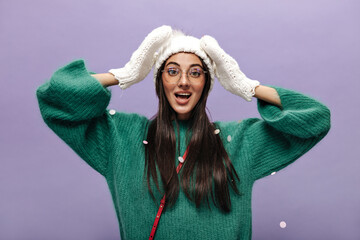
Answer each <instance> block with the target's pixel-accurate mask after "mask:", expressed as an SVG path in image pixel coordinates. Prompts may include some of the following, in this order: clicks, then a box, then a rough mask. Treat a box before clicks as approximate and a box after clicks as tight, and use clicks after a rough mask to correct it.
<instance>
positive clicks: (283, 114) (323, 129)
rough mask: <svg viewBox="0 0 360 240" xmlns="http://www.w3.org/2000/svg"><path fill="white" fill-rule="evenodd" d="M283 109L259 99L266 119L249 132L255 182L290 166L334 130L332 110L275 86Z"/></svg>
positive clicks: (251, 125) (261, 120) (252, 127)
mask: <svg viewBox="0 0 360 240" xmlns="http://www.w3.org/2000/svg"><path fill="white" fill-rule="evenodd" d="M273 88H275V89H276V91H277V92H278V94H279V96H280V99H281V103H282V107H281V108H280V107H277V106H275V105H272V104H269V103H267V102H265V101H262V100H259V99H258V102H257V106H258V110H259V113H260V115H261V117H262V119H252V120H251V123H250V126H249V128H248V129H247V131H246V133H245V134H246V138H248V140H249V144H250V148H251V155H252V158H251V161H252V162H251V163H250V167H251V171H252V175H253V178H254V180H257V179H260V178H262V177H264V176H267V175H269V174H270V173H272V172H274V171H279V170H280V169H282V168H284V167H286V166H287V165H289V164H290V163H292V162H294V161H295V160H296V159H298V158H299V157H300V156H302V155H303V154H305V153H306V152H307V151H309V150H310V149H311V148H312V147H313V146H314V145H315V144H316V143H318V142H319V141H320V140H321V139H322V138H324V137H325V135H326V134H327V133H328V131H329V129H330V110H329V109H328V108H327V107H326V106H325V105H323V104H322V103H320V102H318V101H317V100H315V99H313V98H310V97H308V96H305V95H303V94H300V93H298V92H295V91H291V90H286V89H283V88H279V87H273Z"/></svg>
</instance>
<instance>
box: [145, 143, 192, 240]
mask: <svg viewBox="0 0 360 240" xmlns="http://www.w3.org/2000/svg"><path fill="white" fill-rule="evenodd" d="M188 150H189V148H187V149H186V151H185V153H184V156H183V157H182V160H183V161H182V162H181V161H180V163H179V165H178V166H177V167H176V173H179V172H180V169H181V167H182V165H183V163H184V161H185V159H186V156H187V154H188ZM165 199H166V197H165V194H164V196H163V198H162V199H161V201H160V207H159V210H158V212H157V214H156V217H155V221H154V225H153V227H152V229H151V233H150V237H149V240H152V239H154V237H155V232H156V229H157V226H158V224H159V220H160V217H161V213H162V211H163V209H164V207H165Z"/></svg>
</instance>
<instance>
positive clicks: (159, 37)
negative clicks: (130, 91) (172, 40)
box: [109, 26, 172, 89]
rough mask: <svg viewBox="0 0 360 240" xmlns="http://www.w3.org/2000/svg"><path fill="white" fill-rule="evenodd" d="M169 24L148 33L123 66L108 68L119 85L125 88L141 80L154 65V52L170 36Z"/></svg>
mask: <svg viewBox="0 0 360 240" xmlns="http://www.w3.org/2000/svg"><path fill="white" fill-rule="evenodd" d="M171 33H172V29H171V27H169V26H161V27H158V28H156V29H154V30H153V31H152V32H151V33H149V34H148V35H147V36H146V38H145V39H144V41H143V42H142V43H141V45H140V46H139V48H138V49H137V50H136V51H135V52H134V53H133V54H132V56H131V58H130V61H129V62H128V63H127V64H126V65H125V67H123V68H119V69H110V70H109V72H110V73H112V74H113V75H114V76H115V78H116V79H117V80H118V81H119V86H120V88H122V89H126V88H128V87H130V86H131V85H133V84H134V83H137V82H140V81H142V80H143V79H144V78H145V77H146V76H147V75H148V74H149V72H150V71H151V68H152V67H153V65H154V60H155V59H154V54H155V53H156V51H157V50H158V49H159V48H160V47H161V46H162V44H163V43H165V42H166V41H167V40H168V39H169V37H170V36H171Z"/></svg>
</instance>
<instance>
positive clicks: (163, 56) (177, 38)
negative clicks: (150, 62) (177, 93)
mask: <svg viewBox="0 0 360 240" xmlns="http://www.w3.org/2000/svg"><path fill="white" fill-rule="evenodd" d="M179 52H187V53H194V54H196V55H197V56H198V57H200V58H201V59H202V60H203V61H204V63H205V64H206V66H207V68H208V69H209V73H210V79H211V84H210V90H209V91H211V89H212V87H213V85H214V77H215V74H214V68H215V65H214V64H213V61H212V60H211V59H210V58H209V56H208V55H207V54H206V53H205V51H204V50H203V49H202V48H201V47H200V39H198V38H195V37H192V36H186V35H185V34H184V33H183V32H181V31H175V30H173V32H172V36H171V37H170V38H169V40H168V41H167V42H165V43H164V44H163V46H162V47H160V49H159V51H158V52H156V53H155V54H154V60H155V68H154V82H155V84H156V75H157V72H158V70H159V68H160V67H161V65H162V64H163V63H164V62H165V61H166V60H167V59H168V58H169V57H170V56H171V55H173V54H175V53H179Z"/></svg>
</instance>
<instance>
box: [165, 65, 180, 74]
mask: <svg viewBox="0 0 360 240" xmlns="http://www.w3.org/2000/svg"><path fill="white" fill-rule="evenodd" d="M166 72H167V73H168V74H169V75H170V76H176V75H178V74H179V69H177V68H173V67H170V68H168V69H167V70H166Z"/></svg>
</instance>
